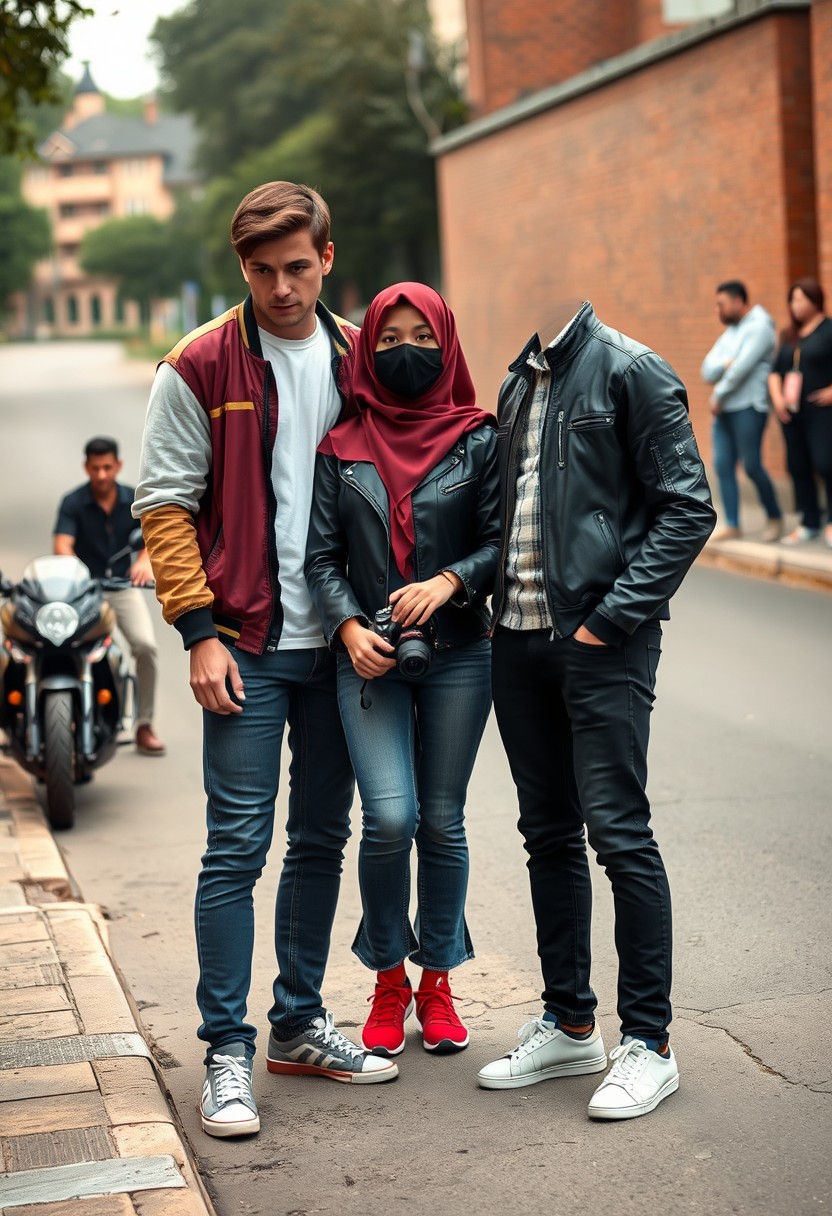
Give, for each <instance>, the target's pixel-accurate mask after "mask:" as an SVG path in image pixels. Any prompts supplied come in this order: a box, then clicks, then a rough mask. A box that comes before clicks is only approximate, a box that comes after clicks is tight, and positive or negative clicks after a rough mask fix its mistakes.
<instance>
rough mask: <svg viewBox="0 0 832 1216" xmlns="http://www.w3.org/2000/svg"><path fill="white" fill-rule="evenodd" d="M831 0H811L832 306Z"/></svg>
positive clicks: (821, 205)
mask: <svg viewBox="0 0 832 1216" xmlns="http://www.w3.org/2000/svg"><path fill="white" fill-rule="evenodd" d="M830 49H832V0H814V3H813V4H812V77H813V85H814V101H815V104H814V120H815V121H814V137H815V188H816V192H817V205H818V277H819V278H820V281H821V283H823V285H824V287H825V288H826V293H827V296H828V297H829V303H830V306H832V54H830Z"/></svg>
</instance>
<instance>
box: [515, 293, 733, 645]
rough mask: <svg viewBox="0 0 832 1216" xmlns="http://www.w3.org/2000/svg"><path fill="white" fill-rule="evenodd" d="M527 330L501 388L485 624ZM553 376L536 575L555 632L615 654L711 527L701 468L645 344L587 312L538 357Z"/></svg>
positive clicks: (523, 397) (679, 401)
mask: <svg viewBox="0 0 832 1216" xmlns="http://www.w3.org/2000/svg"><path fill="white" fill-rule="evenodd" d="M539 352H540V340H539V338H538V337H537V335H535V336H534V337H533V338H532V339H531V340H530V341H529V342H528V343H527V344H526V346H525V347H524V349H523V350H522V352H521V353H520V355H519V357H518V358H517V360H516V361H515V362H514V363H512V365H511V367H510V368H509V374H508V376H507V377H506V379H505V380H504V382H503V385H502V388H501V389H500V396H499V405H498V418H499V444H498V448H499V460H500V496H501V508H502V518H503V520H504V521H505V527H504V539H503V547H502V551H501V555H500V567H499V574H498V580H497V588H496V592H495V596H494V618H495V620H499V618H500V614H501V612H502V609H503V597H504V593H505V592H504V571H505V562H506V549H507V544H508V527H509V525H510V524H511V520H512V517H513V514H514V499H515V490H516V479H517V459H516V449H517V440H518V436H519V435H520V433H521V432H522V429H523V425H524V419H525V417H526V416H527V413H528V409H527V407H528V403H529V402H530V401H531V397H532V394H533V389H534V379H535V377H534V370H533V369H532V368H531V367H530V366H529V364H528V362H527V360H528V357H529V355H530V354H537V353H539ZM544 358H545V360H546V362H547V363H548V365H549V367H550V368H551V371H552V378H551V387H550V392H549V401H548V405H547V409H546V418H545V422H544V426H543V434H542V439H541V446H540V500H541V501H540V510H541V528H542V536H543V572H544V581H545V590H546V597H547V600H548V604H549V611H550V614H551V618H552V622H553V625H554V629H555V634H556V635H557V636H559V637H561V636H562V637H567V636H570V635H571V634H573V633H574V632H575V630H576V629H577V628H578V626H579V625H581V624H585V625H586V627H587V628H588V629H589V630H590V631H591V632H592V633H594V634H595V635H596V636H597V637H599V638H601V639H602V640H603V641H605V642H607V643H608V644H610V645H613V646H619V645H621V643H622V642H623V641H624V639H625V638H626V637H627V636H628V635H629V634H631V633H632V632H633V631H634V630H635V629H636V628H637V627H638V626H639V625H641V624H643V623H644V622H645V621H649V620H655V619H666V618H667V617H669V615H670V613H669V610H668V604H667V601H668V600H669V599H670V597H671V596H672V595H673V593H674V592H675V591H676V590H677V589H678V587H679V584H680V583H681V582H682V579H683V578H684V576H685V574H686V573H687V570H688V568H689V567H690V566H691V564H692V563H693V561H694V559H695V558H696V555H697V554H698V553H699V551H700V550H701V549H702V547H703V545H704V544H705V541H706V540H707V539H708V537H709V536H710V534H711V532H712V531H713V528H714V524H715V522H716V513H715V511H714V509H713V506H712V504H711V495H710V490H709V488H708V482H707V478H706V476H705V469H704V466H703V464H702V459H701V457H700V455H699V451H698V448H697V446H696V439H695V438H694V434H693V429H692V427H691V424H690V421H689V418H688V402H687V393H686V391H685V387H684V385H683V384H682V383H681V381H680V380H679V378H678V377H677V376H676V374H675V372H674V371H673V370H672V368H670V367H669V366H668V365H667V363H665V362H664V360H663V359H661V358H659V356H658V355H656V354H654V352H653V351H651V350H649V349H648V348H647V347H646V346H642V345H640V344H639V343H638V342H634V341H633V340H632V339H631V338H627V337H625V336H624V335H623V334H621V333H618V332H617V331H616V330H612V329H608V328H607V326H606V325H602V324H601V322H600V321H599V320H598V318H597V317H596V316H595V313H594V311H593V309H592V305H591V304H589V303H585V304H584V305H583V307H582V308H581V310H580V312H579V313H578V315H577V316H576V317H575V319H574V321H573V322H572V323H571V324H570V326H569V327H568V328H567V330H566V332H565V333H564V334H563V335H562V336H561V337H560V338H559V339H558V340H557V341H556V343H555V344H554V345H553V346H551V347H549V348H548V349H547V350H546V351H545V352H544Z"/></svg>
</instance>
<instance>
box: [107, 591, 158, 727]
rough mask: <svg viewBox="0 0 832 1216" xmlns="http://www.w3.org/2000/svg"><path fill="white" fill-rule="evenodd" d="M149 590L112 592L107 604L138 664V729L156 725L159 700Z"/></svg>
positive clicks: (156, 658) (108, 596) (108, 594)
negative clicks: (148, 600)
mask: <svg viewBox="0 0 832 1216" xmlns="http://www.w3.org/2000/svg"><path fill="white" fill-rule="evenodd" d="M150 594H151V592H150V591H142V590H141V589H140V588H139V587H128V588H126V589H125V590H124V591H109V592H108V593H107V602H108V603H109V604H110V605H111V606H112V609H113V612H114V613H115V614H116V620H117V621H118V627H119V630H120V631H121V633H122V634H123V635H124V638H125V641H126V642H127V645H128V646H129V647H130V653H131V654H132V656H133V659H134V662H135V664H136V702H137V706H136V723H135V725H136V729H137V730H138V728H139V727H140V726H152V725H153V706H154V703H155V700H156V673H157V671H158V669H159V654H158V651H157V650H156V638H155V636H154V633H153V618H152V617H151V615H150V608H149V607H148V603H147V598H146V597H147V596H148V595H150Z"/></svg>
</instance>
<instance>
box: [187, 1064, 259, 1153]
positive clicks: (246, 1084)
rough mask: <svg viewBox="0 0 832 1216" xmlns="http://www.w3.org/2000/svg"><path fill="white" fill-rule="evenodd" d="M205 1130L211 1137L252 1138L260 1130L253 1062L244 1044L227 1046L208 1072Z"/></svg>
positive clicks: (203, 1103) (201, 1109) (204, 1090)
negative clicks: (252, 1069) (252, 1078)
mask: <svg viewBox="0 0 832 1216" xmlns="http://www.w3.org/2000/svg"><path fill="white" fill-rule="evenodd" d="M199 1113H200V1115H201V1116H202V1130H203V1131H204V1132H207V1133H208V1135H209V1136H222V1137H226V1136H250V1135H251V1134H252V1133H253V1132H259V1131H260V1116H259V1115H258V1113H257V1103H256V1102H255V1101H254V1093H253V1092H252V1088H251V1060H250V1059H249V1058H248V1056H247V1055H246V1049H245V1046H244V1045H243V1043H226V1044H224V1046H222V1047H220V1048H219V1049H218V1050H217V1051H215V1052H214V1053H213V1054H212V1056H211V1058H210V1060H209V1063H208V1066H207V1068H206V1069H205V1084H204V1085H203V1087H202V1100H201V1101H200V1104H199Z"/></svg>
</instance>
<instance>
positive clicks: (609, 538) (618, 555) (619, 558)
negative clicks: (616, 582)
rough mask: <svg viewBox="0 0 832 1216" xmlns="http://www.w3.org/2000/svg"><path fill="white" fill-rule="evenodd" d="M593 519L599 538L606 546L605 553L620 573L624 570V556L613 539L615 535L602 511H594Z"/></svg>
mask: <svg viewBox="0 0 832 1216" xmlns="http://www.w3.org/2000/svg"><path fill="white" fill-rule="evenodd" d="M593 519H594V520H595V523H596V525H597V527H598V531H599V532H600V533H601V537H602V539H603V541H604V544H605V545H606V548H607V552H608V553H609V555H610V557H611V558H612V560H613V562H614V563H615V567H616V570H617V571H618V572H620V571H621V570H623V569H624V555H623V554H622V552H621V549H620V547H619V544H618V541H617V540H616V538H615V534H614V533H613V530H612V528H611V527H610V523H609V520H608V519H607V517H606V515H605V514H604V512H603V511H595V512H594V513H593Z"/></svg>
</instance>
